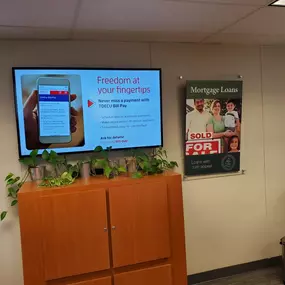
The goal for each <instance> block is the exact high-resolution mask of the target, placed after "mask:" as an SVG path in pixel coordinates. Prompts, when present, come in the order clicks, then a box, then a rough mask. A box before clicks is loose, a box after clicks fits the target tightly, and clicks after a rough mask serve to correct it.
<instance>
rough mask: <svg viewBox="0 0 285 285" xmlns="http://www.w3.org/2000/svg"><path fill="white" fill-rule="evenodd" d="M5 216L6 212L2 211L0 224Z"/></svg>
mask: <svg viewBox="0 0 285 285" xmlns="http://www.w3.org/2000/svg"><path fill="white" fill-rule="evenodd" d="M6 215H7V211H3V212H2V213H1V214H0V221H1V222H2V221H3V220H4V219H5V217H6Z"/></svg>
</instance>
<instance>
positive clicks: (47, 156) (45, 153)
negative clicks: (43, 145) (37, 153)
mask: <svg viewBox="0 0 285 285" xmlns="http://www.w3.org/2000/svg"><path fill="white" fill-rule="evenodd" d="M42 159H44V160H46V161H47V160H48V159H49V153H48V151H47V150H46V149H45V150H44V151H43V153H42Z"/></svg>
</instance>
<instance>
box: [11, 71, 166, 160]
mask: <svg viewBox="0 0 285 285" xmlns="http://www.w3.org/2000/svg"><path fill="white" fill-rule="evenodd" d="M160 75H161V74H160V70H159V69H148V70H146V69H86V68H85V69H75V68H65V69H64V68H54V69H51V68H13V77H14V93H15V103H16V104H15V105H16V117H17V127H18V141H19V154H20V156H26V155H29V153H30V152H31V150H32V149H39V150H40V152H39V153H41V152H42V151H43V150H44V149H53V150H55V151H56V152H57V153H74V152H86V151H92V150H94V148H95V147H96V146H98V145H101V146H102V147H103V148H107V147H110V146H111V147H112V149H125V148H137V147H156V146H161V145H162V114H161V80H160Z"/></svg>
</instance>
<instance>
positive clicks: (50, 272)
mask: <svg viewBox="0 0 285 285" xmlns="http://www.w3.org/2000/svg"><path fill="white" fill-rule="evenodd" d="M41 214H42V223H43V225H42V229H43V233H42V237H43V259H44V265H45V266H44V267H45V278H46V280H52V279H58V278H62V277H67V276H72V275H79V274H83V273H88V272H94V271H99V270H104V269H108V268H109V267H110V265H109V246H108V232H107V231H106V228H107V212H106V191H105V190H104V189H101V190H94V191H82V192H76V193H68V194H55V195H50V196H44V197H42V198H41Z"/></svg>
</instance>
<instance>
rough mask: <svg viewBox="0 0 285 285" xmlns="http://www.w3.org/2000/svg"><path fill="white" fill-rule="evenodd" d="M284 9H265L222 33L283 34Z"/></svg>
mask: <svg viewBox="0 0 285 285" xmlns="http://www.w3.org/2000/svg"><path fill="white" fill-rule="evenodd" d="M284 26H285V8H277V7H266V8H262V9H260V10H259V11H257V12H255V13H253V14H252V15H250V16H249V17H247V18H245V19H243V20H241V21H240V22H238V23H236V24H235V25H233V26H231V27H229V28H228V29H226V30H225V31H224V33H230V34H232V33H244V34H256V35H257V34H261V35H272V34H285V29H284Z"/></svg>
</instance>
